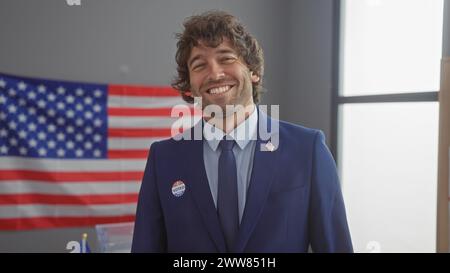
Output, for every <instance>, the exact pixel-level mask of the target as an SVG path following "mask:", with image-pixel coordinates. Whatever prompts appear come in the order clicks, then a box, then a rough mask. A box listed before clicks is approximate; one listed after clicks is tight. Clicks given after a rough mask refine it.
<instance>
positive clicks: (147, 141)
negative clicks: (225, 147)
mask: <svg viewBox="0 0 450 273" xmlns="http://www.w3.org/2000/svg"><path fill="white" fill-rule="evenodd" d="M162 139H164V138H154V137H142V138H141V137H139V138H133V139H131V138H121V137H117V138H116V137H114V138H110V139H108V148H109V149H110V150H149V149H150V146H151V145H152V143H153V142H155V141H159V140H162Z"/></svg>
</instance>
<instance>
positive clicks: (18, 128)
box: [0, 77, 107, 158]
mask: <svg viewBox="0 0 450 273" xmlns="http://www.w3.org/2000/svg"><path fill="white" fill-rule="evenodd" d="M72 92H73V93H72ZM106 95H107V94H106V93H105V90H103V89H102V88H99V87H93V88H92V87H91V86H86V88H84V87H82V86H79V87H76V89H75V88H74V89H72V87H69V86H67V85H66V84H65V83H62V82H61V83H59V84H58V85H56V86H54V85H53V84H52V86H51V87H50V86H47V84H46V82H44V81H42V82H38V83H36V84H34V83H30V82H28V81H27V80H25V79H23V80H21V79H18V80H12V81H9V79H8V80H7V79H6V78H1V77H0V124H1V125H3V126H0V155H1V156H3V155H16V156H24V157H28V156H31V157H39V158H40V157H55V158H65V157H69V158H83V157H91V158H101V157H103V156H105V152H106V151H105V150H103V149H104V148H105V147H104V146H105V143H104V142H105V141H106V136H104V135H103V134H102V133H101V132H100V131H99V128H101V127H102V126H105V124H106V120H105V119H104V118H106V117H105V115H106V113H105V112H106V111H105V110H106V106H105V105H103V104H102V102H100V100H102V99H103V98H104V97H105V96H106Z"/></svg>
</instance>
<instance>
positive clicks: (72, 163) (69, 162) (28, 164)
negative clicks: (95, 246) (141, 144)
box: [0, 156, 146, 178]
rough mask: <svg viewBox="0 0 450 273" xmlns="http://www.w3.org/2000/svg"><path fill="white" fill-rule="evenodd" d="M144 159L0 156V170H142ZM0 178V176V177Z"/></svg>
mask: <svg viewBox="0 0 450 273" xmlns="http://www.w3.org/2000/svg"><path fill="white" fill-rule="evenodd" d="M145 163H146V159H144V160H113V159H107V160H106V159H99V160H94V159H93V160H88V159H85V160H77V159H64V160H60V159H35V158H21V157H13V156H10V157H0V171H1V170H16V169H22V170H30V171H47V172H53V171H55V172H56V171H79V172H88V171H94V172H95V171H97V172H101V171H105V172H108V171H111V172H114V171H142V172H143V171H144V168H145ZM0 178H1V177H0Z"/></svg>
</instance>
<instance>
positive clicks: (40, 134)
mask: <svg viewBox="0 0 450 273" xmlns="http://www.w3.org/2000/svg"><path fill="white" fill-rule="evenodd" d="M46 138H47V135H46V134H45V133H44V132H39V133H38V139H39V140H45V139H46Z"/></svg>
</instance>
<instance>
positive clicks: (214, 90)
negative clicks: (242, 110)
mask: <svg viewBox="0 0 450 273" xmlns="http://www.w3.org/2000/svg"><path fill="white" fill-rule="evenodd" d="M228 90H230V86H229V85H226V86H221V87H216V88H211V89H210V90H209V93H210V94H221V93H225V92H227V91H228Z"/></svg>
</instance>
